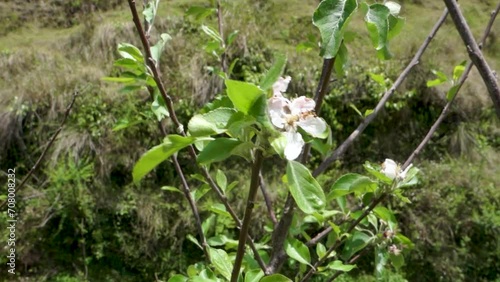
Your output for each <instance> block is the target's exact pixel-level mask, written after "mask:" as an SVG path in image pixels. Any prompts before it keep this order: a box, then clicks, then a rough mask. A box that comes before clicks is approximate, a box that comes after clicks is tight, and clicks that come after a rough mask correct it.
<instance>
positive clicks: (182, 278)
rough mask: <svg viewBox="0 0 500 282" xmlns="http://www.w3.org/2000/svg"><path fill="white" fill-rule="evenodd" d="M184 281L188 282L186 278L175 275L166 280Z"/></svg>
mask: <svg viewBox="0 0 500 282" xmlns="http://www.w3.org/2000/svg"><path fill="white" fill-rule="evenodd" d="M186 281H188V278H187V277H186V276H184V275H180V274H176V275H174V276H172V277H170V279H168V281H167V282H186Z"/></svg>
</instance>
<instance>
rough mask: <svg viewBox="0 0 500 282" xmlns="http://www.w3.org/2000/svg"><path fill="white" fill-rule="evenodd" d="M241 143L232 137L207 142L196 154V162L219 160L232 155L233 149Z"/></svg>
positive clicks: (205, 162) (203, 162) (204, 162)
mask: <svg viewBox="0 0 500 282" xmlns="http://www.w3.org/2000/svg"><path fill="white" fill-rule="evenodd" d="M241 144H243V142H241V141H240V140H238V139H234V138H217V139H215V140H213V141H211V142H210V143H208V144H207V145H206V146H205V148H203V151H201V152H200V154H199V155H198V162H199V163H201V164H207V163H213V162H220V161H222V160H225V159H227V158H229V157H230V156H231V155H233V151H234V150H235V149H236V148H237V147H238V146H239V145H241Z"/></svg>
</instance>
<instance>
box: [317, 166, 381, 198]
mask: <svg viewBox="0 0 500 282" xmlns="http://www.w3.org/2000/svg"><path fill="white" fill-rule="evenodd" d="M376 188H377V183H376V182H374V181H373V180H371V179H370V178H368V177H366V176H363V175H361V174H356V173H348V174H345V175H342V176H341V177H340V178H339V179H338V180H337V181H335V183H333V185H332V187H331V188H330V193H329V194H328V197H327V201H328V202H330V201H332V200H334V199H336V198H338V197H340V196H344V195H347V194H349V193H353V192H354V193H357V194H364V193H367V192H373V191H375V189H376Z"/></svg>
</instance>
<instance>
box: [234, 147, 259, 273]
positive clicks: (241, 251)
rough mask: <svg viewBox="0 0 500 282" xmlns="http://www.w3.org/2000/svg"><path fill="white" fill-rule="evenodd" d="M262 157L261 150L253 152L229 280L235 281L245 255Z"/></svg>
mask: <svg viewBox="0 0 500 282" xmlns="http://www.w3.org/2000/svg"><path fill="white" fill-rule="evenodd" d="M263 160H264V157H263V156H262V151H261V150H257V151H256V152H255V160H254V163H253V167H252V178H251V181H250V189H249V191H248V199H247V207H246V210H245V216H244V217H243V224H242V225H241V229H240V237H239V241H238V251H237V252H236V258H235V260H234V266H233V272H232V274H231V282H237V281H238V276H239V274H240V269H241V262H242V261H243V256H244V255H245V245H246V240H247V237H248V230H249V228H250V221H251V219H252V211H253V207H254V206H255V197H256V196H257V191H258V190H259V184H260V179H259V176H260V169H261V168H262V161H263Z"/></svg>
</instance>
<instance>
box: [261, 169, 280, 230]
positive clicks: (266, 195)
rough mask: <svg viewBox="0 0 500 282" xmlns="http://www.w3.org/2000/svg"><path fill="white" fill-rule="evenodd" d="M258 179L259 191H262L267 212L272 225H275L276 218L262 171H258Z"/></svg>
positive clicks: (276, 222)
mask: <svg viewBox="0 0 500 282" xmlns="http://www.w3.org/2000/svg"><path fill="white" fill-rule="evenodd" d="M259 181H260V184H259V186H260V191H261V192H262V196H263V197H264V201H265V202H266V208H267V214H268V215H269V218H270V219H271V221H272V222H273V225H276V224H278V220H277V219H276V215H275V214H274V210H273V203H272V202H271V197H269V193H268V192H267V186H266V183H265V181H264V177H263V176H262V171H261V172H260V173H259Z"/></svg>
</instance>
